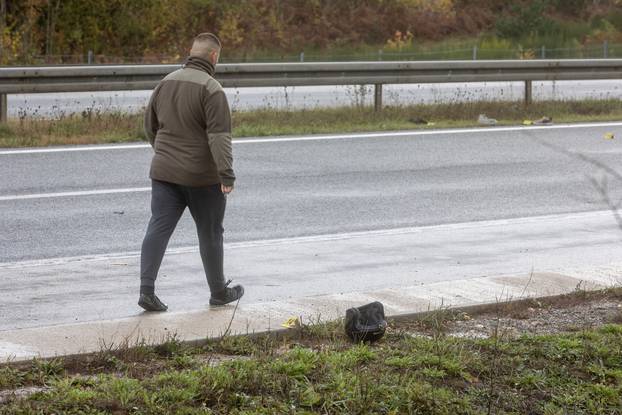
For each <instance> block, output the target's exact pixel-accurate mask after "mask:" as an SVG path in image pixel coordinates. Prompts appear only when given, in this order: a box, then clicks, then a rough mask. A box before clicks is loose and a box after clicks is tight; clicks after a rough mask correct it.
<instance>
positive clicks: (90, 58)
mask: <svg viewBox="0 0 622 415" xmlns="http://www.w3.org/2000/svg"><path fill="white" fill-rule="evenodd" d="M86 63H88V64H89V65H92V64H93V51H92V50H89V51H88V53H87V54H86Z"/></svg>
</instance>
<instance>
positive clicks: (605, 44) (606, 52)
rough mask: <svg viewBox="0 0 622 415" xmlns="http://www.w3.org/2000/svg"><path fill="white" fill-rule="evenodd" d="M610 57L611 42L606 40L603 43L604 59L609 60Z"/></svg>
mask: <svg viewBox="0 0 622 415" xmlns="http://www.w3.org/2000/svg"><path fill="white" fill-rule="evenodd" d="M608 57H609V41H607V40H605V41H604V42H603V58H605V59H607V58H608Z"/></svg>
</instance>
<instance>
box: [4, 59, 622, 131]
mask: <svg viewBox="0 0 622 415" xmlns="http://www.w3.org/2000/svg"><path fill="white" fill-rule="evenodd" d="M179 67H180V66H179V65H101V66H50V67H7V68H0V120H6V112H7V108H6V95H7V94H21V93H42V92H78V91H120V90H147V89H152V88H154V87H155V85H156V84H157V83H158V82H159V81H160V80H161V79H162V78H163V77H164V76H165V75H167V74H168V73H170V72H172V71H174V70H176V69H178V68H179ZM216 79H218V80H219V81H220V82H221V84H222V85H223V86H224V87H233V88H244V87H287V86H315V85H375V94H374V105H375V108H376V109H380V108H381V106H382V85H383V84H415V83H447V82H497V81H523V82H525V102H526V103H527V104H529V103H530V102H531V97H532V81H536V80H550V81H560V80H592V79H622V59H598V60H575V59H570V60H503V61H423V62H421V61H417V62H412V61H411V62H330V63H252V64H250V63H249V64H220V65H218V67H217V70H216Z"/></svg>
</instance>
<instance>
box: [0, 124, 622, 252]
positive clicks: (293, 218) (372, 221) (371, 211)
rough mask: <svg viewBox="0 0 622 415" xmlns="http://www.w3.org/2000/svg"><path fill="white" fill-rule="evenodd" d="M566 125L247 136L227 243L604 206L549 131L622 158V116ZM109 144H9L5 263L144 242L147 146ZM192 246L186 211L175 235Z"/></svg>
mask: <svg viewBox="0 0 622 415" xmlns="http://www.w3.org/2000/svg"><path fill="white" fill-rule="evenodd" d="M560 127H561V126H552V127H548V128H544V129H527V128H518V129H515V130H511V129H510V130H508V129H488V130H481V131H477V130H473V131H463V132H456V131H440V132H437V133H434V134H426V135H417V133H413V134H408V133H406V134H404V133H401V135H393V134H390V133H388V134H382V135H381V136H375V137H374V136H372V137H369V136H368V137H353V136H350V137H345V138H340V137H332V138H331V139H322V138H321V137H320V138H319V139H313V140H305V139H302V138H293V139H291V140H280V139H267V140H265V139H264V140H257V141H253V140H252V139H249V140H243V141H239V142H238V143H237V144H235V145H234V154H235V169H236V172H237V175H238V181H237V185H236V189H235V191H234V193H233V194H232V195H231V196H230V197H229V199H228V208H227V214H226V219H225V228H226V241H227V242H236V241H250V240H264V239H273V238H285V237H297V236H304V235H321V234H329V233H330V234H334V233H342V232H353V231H367V230H375V229H390V228H400V227H409V226H421V225H434V224H446V223H458V222H470V221H478V220H491V219H503V218H516V217H525V216H535V215H545V214H553V213H566V212H584V211H596V210H602V209H605V208H606V206H604V204H603V203H602V202H601V200H600V198H599V195H598V194H597V192H596V191H595V190H594V187H593V185H592V184H591V183H590V181H589V178H590V177H593V178H600V177H601V176H602V172H601V169H599V168H597V167H595V166H594V165H592V164H590V163H587V162H585V161H581V160H579V159H577V158H576V157H573V156H571V155H568V154H566V153H563V152H560V151H557V150H553V149H551V148H549V147H547V146H544V145H543V144H542V142H545V143H550V144H554V145H556V146H559V147H560V148H563V149H564V150H565V151H567V152H571V153H575V154H583V155H585V156H588V157H591V158H593V159H595V160H598V161H599V162H601V163H604V164H606V165H608V166H610V167H611V168H613V169H616V168H618V165H619V161H620V153H621V152H622V147H621V145H620V142H619V141H618V140H617V139H616V140H605V139H604V138H603V135H604V134H605V133H606V132H613V133H615V134H616V135H617V136H619V137H622V124H614V125H606V126H588V127H585V126H584V127H572V128H560ZM104 148H106V147H99V148H97V149H96V150H89V151H58V152H39V153H37V152H35V153H33V152H19V151H17V152H13V151H4V152H1V151H0V177H1V178H2V179H1V182H0V263H6V262H13V261H22V260H29V259H41V258H55V257H69V256H80V255H90V254H101V253H116V252H127V251H137V250H139V249H140V244H141V241H142V237H143V235H144V231H145V228H146V224H147V222H148V220H149V196H150V194H149V192H148V191H145V189H144V188H148V186H149V180H148V178H147V174H148V169H149V162H150V158H151V149H150V148H145V147H138V148H128V147H127V146H116V147H114V148H113V149H104ZM74 149H75V148H74ZM44 151H45V150H44ZM119 189H122V190H123V189H125V190H123V191H125V192H124V193H110V191H119ZM132 189H134V190H132ZM93 191H95V192H96V194H84V192H93ZM67 192H69V193H70V195H67V194H64V193H67ZM71 192H76V193H74V194H73V195H72V194H71ZM97 192H101V193H100V194H97ZM59 193H60V194H59ZM609 193H610V196H611V197H612V199H613V200H616V201H617V200H619V199H620V197H622V186H620V183H619V182H615V181H614V180H610V181H609ZM196 244H197V238H196V235H195V232H194V230H193V225H192V223H191V219H190V218H189V215H188V214H187V213H186V214H185V215H184V218H183V219H182V221H181V222H180V226H179V227H178V229H177V231H176V233H175V235H174V237H173V239H172V241H171V245H170V246H171V247H184V246H194V245H196Z"/></svg>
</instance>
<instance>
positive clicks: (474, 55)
mask: <svg viewBox="0 0 622 415" xmlns="http://www.w3.org/2000/svg"><path fill="white" fill-rule="evenodd" d="M473 60H474V61H476V60H477V45H475V46H473Z"/></svg>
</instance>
